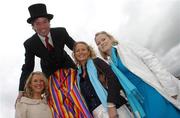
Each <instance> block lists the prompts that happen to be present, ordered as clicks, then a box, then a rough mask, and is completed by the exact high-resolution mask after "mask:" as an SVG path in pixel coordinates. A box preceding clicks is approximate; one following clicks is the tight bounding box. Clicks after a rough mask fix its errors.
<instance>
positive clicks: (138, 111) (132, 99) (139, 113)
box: [110, 48, 145, 118]
mask: <svg viewBox="0 0 180 118" xmlns="http://www.w3.org/2000/svg"><path fill="white" fill-rule="evenodd" d="M115 50H116V49H115V48H112V50H111V60H112V62H111V63H110V65H111V68H112V70H113V72H114V73H115V74H116V76H117V77H118V80H119V82H120V83H121V85H122V87H123V88H124V91H125V93H126V96H127V98H128V102H129V104H130V106H131V108H132V110H133V112H134V115H135V117H136V118H144V117H145V112H144V110H143V108H142V106H141V103H142V101H143V97H142V95H141V94H140V93H139V91H138V90H137V88H136V87H135V86H134V85H133V84H132V83H131V82H130V81H129V80H128V78H127V77H126V76H125V75H124V74H123V73H122V72H121V71H120V70H119V69H118V68H117V66H118V58H117V56H116V52H115Z"/></svg>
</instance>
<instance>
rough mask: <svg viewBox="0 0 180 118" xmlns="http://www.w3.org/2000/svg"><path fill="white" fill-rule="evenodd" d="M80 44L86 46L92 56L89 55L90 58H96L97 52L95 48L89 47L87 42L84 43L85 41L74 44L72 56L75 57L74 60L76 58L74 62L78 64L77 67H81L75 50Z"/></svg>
mask: <svg viewBox="0 0 180 118" xmlns="http://www.w3.org/2000/svg"><path fill="white" fill-rule="evenodd" d="M78 44H83V45H85V46H86V48H87V50H88V51H89V52H90V55H89V57H90V58H96V53H95V51H94V50H93V48H92V47H91V46H89V45H88V44H87V43H86V42H84V41H78V42H76V43H75V44H74V46H73V54H72V55H73V58H74V61H75V62H76V64H77V65H79V62H78V61H77V59H76V57H75V55H74V53H75V50H76V46H77V45H78Z"/></svg>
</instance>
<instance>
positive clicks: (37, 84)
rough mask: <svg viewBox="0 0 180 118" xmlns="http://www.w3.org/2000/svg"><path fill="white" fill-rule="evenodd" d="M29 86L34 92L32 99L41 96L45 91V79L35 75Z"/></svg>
mask: <svg viewBox="0 0 180 118" xmlns="http://www.w3.org/2000/svg"><path fill="white" fill-rule="evenodd" d="M29 86H30V88H31V90H32V97H35V96H39V95H40V96H41V93H42V91H43V90H44V89H45V81H44V77H43V76H42V75H38V74H35V75H33V76H32V80H31V82H30V85H29Z"/></svg>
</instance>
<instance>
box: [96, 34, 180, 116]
mask: <svg viewBox="0 0 180 118" xmlns="http://www.w3.org/2000/svg"><path fill="white" fill-rule="evenodd" d="M95 42H96V44H97V46H98V49H99V51H100V53H101V55H102V57H103V58H104V59H106V60H108V61H109V63H110V65H111V68H112V70H113V71H114V73H115V74H116V76H118V79H119V82H120V83H121V84H122V86H123V88H124V90H125V92H126V96H127V98H128V101H129V103H130V106H131V108H132V110H133V112H134V114H135V116H136V117H140V118H144V117H145V118H180V103H179V102H178V100H177V98H176V97H177V95H178V86H177V82H178V80H177V78H175V77H174V76H172V75H171V74H170V73H169V72H167V71H166V69H165V68H164V67H163V66H162V65H161V63H160V62H159V60H158V59H157V58H156V57H155V56H154V55H153V54H152V52H150V51H148V50H147V49H145V48H142V47H139V46H137V45H135V44H132V43H131V42H125V41H123V40H121V41H119V42H118V41H117V40H115V38H114V37H113V36H112V35H110V34H109V33H107V32H105V31H102V32H99V33H97V34H96V35H95Z"/></svg>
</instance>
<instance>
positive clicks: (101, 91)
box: [77, 59, 107, 110]
mask: <svg viewBox="0 0 180 118" xmlns="http://www.w3.org/2000/svg"><path fill="white" fill-rule="evenodd" d="M80 73H82V70H81V68H80V67H79V68H78V74H77V79H78V87H79V88H80V77H79V74H80ZM87 73H88V76H89V79H90V82H91V83H92V85H93V87H94V89H95V91H96V94H97V95H98V97H99V99H100V101H101V103H102V105H103V106H104V108H106V110H107V91H106V89H105V88H104V87H103V86H102V84H101V82H100V81H99V79H98V74H97V69H96V67H95V65H94V62H93V60H92V59H88V61H87Z"/></svg>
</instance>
